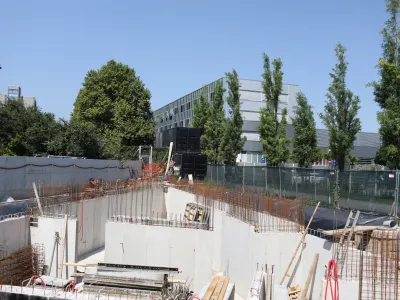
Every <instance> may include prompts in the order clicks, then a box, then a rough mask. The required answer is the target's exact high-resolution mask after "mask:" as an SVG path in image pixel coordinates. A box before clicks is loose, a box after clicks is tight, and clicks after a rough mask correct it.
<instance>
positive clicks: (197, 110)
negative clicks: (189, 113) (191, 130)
mask: <svg viewBox="0 0 400 300" xmlns="http://www.w3.org/2000/svg"><path fill="white" fill-rule="evenodd" d="M208 108H209V105H208V99H207V95H206V94H205V92H204V90H203V91H202V92H201V94H200V99H199V100H197V101H195V103H194V107H193V121H192V126H193V127H195V128H200V129H201V130H202V131H204V128H205V126H206V123H207V118H208Z"/></svg>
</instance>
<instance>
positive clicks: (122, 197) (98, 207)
mask: <svg viewBox="0 0 400 300" xmlns="http://www.w3.org/2000/svg"><path fill="white" fill-rule="evenodd" d="M142 199H143V200H142ZM150 211H152V212H153V213H154V215H155V216H157V215H161V214H165V212H166V208H165V202H164V195H163V190H162V188H161V187H155V188H154V189H152V190H150V189H139V190H137V191H132V192H129V193H124V194H119V195H109V196H104V197H99V198H96V199H90V200H83V201H79V202H73V203H66V204H62V205H58V206H52V207H48V208H45V209H44V213H45V214H47V215H62V214H67V215H69V216H70V217H71V216H72V217H74V218H76V220H77V227H78V228H77V230H78V236H77V254H76V256H77V259H82V258H84V257H85V256H86V255H87V254H90V253H91V252H93V251H94V250H96V249H99V248H102V247H104V243H105V226H106V221H107V219H109V218H111V217H112V216H119V215H124V216H131V217H133V218H135V217H139V218H140V217H141V215H143V217H147V216H150Z"/></svg>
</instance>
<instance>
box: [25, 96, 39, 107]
mask: <svg viewBox="0 0 400 300" xmlns="http://www.w3.org/2000/svg"><path fill="white" fill-rule="evenodd" d="M22 102H23V103H24V106H25V107H26V108H28V107H34V106H36V98H35V97H34V96H23V97H22Z"/></svg>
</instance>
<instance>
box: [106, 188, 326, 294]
mask: <svg viewBox="0 0 400 300" xmlns="http://www.w3.org/2000/svg"><path fill="white" fill-rule="evenodd" d="M195 197H196V196H195V195H193V194H190V193H187V192H184V191H181V190H176V189H174V188H168V193H167V194H165V200H166V207H167V212H168V214H170V212H172V213H180V211H182V210H184V208H185V207H186V204H187V203H188V202H195ZM277 219H278V218H276V217H272V216H269V217H268V218H266V219H265V220H264V222H267V223H269V224H266V225H269V226H271V228H272V227H273V226H274V225H277V224H276V223H277ZM213 220H214V231H213V232H212V237H211V239H212V242H211V244H210V245H212V246H211V248H212V260H211V261H212V264H211V268H212V272H219V271H222V272H224V273H225V274H226V275H228V276H230V277H231V281H233V282H235V284H236V292H237V293H238V294H239V295H240V296H241V297H243V298H245V297H247V295H248V291H249V288H250V286H251V282H252V279H253V277H254V274H255V272H256V268H257V264H259V266H261V265H265V264H268V265H275V269H274V270H275V271H274V273H275V278H276V283H279V282H280V280H281V278H282V276H283V273H284V271H285V269H286V267H287V265H288V263H289V260H290V258H291V256H292V254H293V252H294V250H295V248H296V246H297V244H298V242H299V240H300V238H301V234H300V233H286V232H269V233H256V232H254V229H253V228H252V227H251V226H250V225H249V224H247V223H244V222H242V221H240V220H237V219H235V218H232V217H229V216H227V215H226V213H225V212H223V211H220V210H218V209H215V211H214V217H213ZM175 229H176V228H172V229H171V230H175ZM154 239H157V237H156V236H154ZM302 248H303V249H302ZM302 248H300V249H302V251H299V252H298V254H297V256H296V259H295V260H294V263H293V265H292V268H291V269H290V272H289V273H290V274H294V276H293V278H290V277H287V279H285V282H284V285H285V286H286V285H290V286H293V285H296V284H300V285H301V286H304V284H305V281H306V279H307V275H308V272H309V268H310V266H311V263H312V261H313V258H314V254H315V253H318V254H319V260H318V264H317V269H316V272H315V274H316V276H315V277H314V278H313V280H312V282H311V285H310V291H311V292H312V297H310V300H311V299H318V296H319V294H320V293H321V289H322V283H321V279H322V278H324V275H325V265H327V264H328V261H329V260H330V259H331V258H332V244H331V243H330V242H328V241H326V240H324V239H320V238H318V237H315V236H311V235H307V236H306V243H305V244H304V246H303V247H302ZM106 253H107V250H106ZM294 268H296V272H294V271H293V270H294Z"/></svg>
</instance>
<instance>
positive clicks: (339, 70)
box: [320, 44, 361, 170]
mask: <svg viewBox="0 0 400 300" xmlns="http://www.w3.org/2000/svg"><path fill="white" fill-rule="evenodd" d="M335 52H336V57H337V59H338V63H337V64H336V65H335V67H334V68H333V70H332V71H333V72H332V73H330V76H331V77H332V83H331V85H330V87H329V88H328V93H327V95H326V97H327V101H326V104H325V108H324V111H325V112H324V113H321V114H320V118H321V120H322V122H323V123H324V124H325V126H326V127H327V129H328V132H329V147H330V149H331V151H332V155H333V157H334V158H335V159H336V161H337V164H338V167H339V169H340V170H343V169H344V164H345V161H346V157H348V155H349V154H350V151H351V149H352V146H353V143H354V141H355V139H356V135H357V133H358V132H359V131H360V130H361V122H360V119H359V118H358V117H357V113H358V110H359V109H360V99H359V98H358V96H354V95H353V93H352V92H351V91H350V90H349V89H348V88H347V87H346V74H347V65H348V63H347V61H346V58H345V53H346V48H345V47H343V46H342V45H341V44H338V45H337V46H336V48H335Z"/></svg>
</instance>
